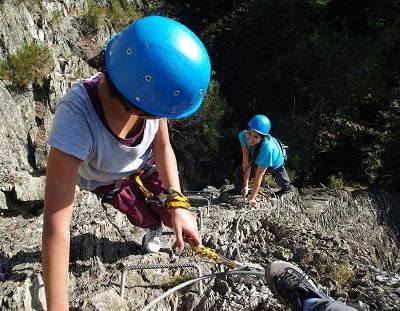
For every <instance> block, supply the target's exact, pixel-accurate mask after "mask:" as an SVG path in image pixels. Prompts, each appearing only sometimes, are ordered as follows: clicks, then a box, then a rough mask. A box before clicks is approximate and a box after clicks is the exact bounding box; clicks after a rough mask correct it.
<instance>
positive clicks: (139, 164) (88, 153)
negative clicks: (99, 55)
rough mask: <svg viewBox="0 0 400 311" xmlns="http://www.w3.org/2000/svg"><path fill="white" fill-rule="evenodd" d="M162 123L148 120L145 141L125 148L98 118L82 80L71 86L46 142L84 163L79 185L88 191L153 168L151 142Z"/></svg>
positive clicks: (59, 105)
mask: <svg viewBox="0 0 400 311" xmlns="http://www.w3.org/2000/svg"><path fill="white" fill-rule="evenodd" d="M158 126H159V120H146V124H145V128H144V133H143V139H142V141H141V142H139V143H138V144H136V145H135V146H134V147H129V146H126V145H123V144H122V143H121V142H119V141H118V139H117V138H116V137H114V136H113V134H112V133H111V132H110V131H109V130H108V129H107V128H106V127H105V126H104V124H103V123H102V122H101V120H100V118H99V117H98V115H97V113H96V111H95V109H94V108H93V105H92V103H91V101H90V98H89V95H88V93H87V91H86V89H85V87H84V85H83V83H82V81H80V82H78V83H75V84H73V85H72V87H71V89H70V90H69V91H68V93H67V94H66V95H65V96H64V97H63V98H61V100H60V102H59V104H58V105H57V108H56V112H55V116H54V120H53V124H52V129H51V132H50V137H49V139H48V141H47V143H48V144H49V145H50V146H51V147H53V148H56V149H58V150H60V151H62V152H65V153H67V154H70V155H72V156H74V157H77V158H79V159H80V160H82V162H81V164H80V166H79V171H78V173H79V176H78V180H77V184H78V185H79V186H80V187H81V188H83V189H86V190H94V189H96V188H97V187H99V186H104V185H110V184H112V183H114V182H115V181H116V180H119V179H121V178H123V177H126V176H129V175H130V174H132V173H134V172H135V171H136V170H137V169H139V168H141V169H150V168H151V167H152V165H151V164H150V162H151V160H152V158H153V154H152V146H151V145H152V142H153V140H154V136H155V134H156V133H157V130H158Z"/></svg>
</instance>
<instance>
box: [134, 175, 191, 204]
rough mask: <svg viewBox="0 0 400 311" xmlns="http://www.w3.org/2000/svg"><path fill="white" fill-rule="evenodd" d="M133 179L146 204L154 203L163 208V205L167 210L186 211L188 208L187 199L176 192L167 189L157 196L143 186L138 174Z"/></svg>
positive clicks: (172, 189)
mask: <svg viewBox="0 0 400 311" xmlns="http://www.w3.org/2000/svg"><path fill="white" fill-rule="evenodd" d="M133 179H134V181H135V182H136V184H137V185H138V187H139V189H140V191H142V193H143V195H144V197H145V201H146V202H147V203H156V204H157V205H158V206H163V205H164V204H165V206H166V208H167V210H170V209H173V208H185V209H187V210H188V209H189V208H190V203H189V201H188V199H187V198H186V197H185V196H184V195H183V194H182V193H181V192H179V191H178V190H176V189H174V188H168V189H165V190H164V191H163V192H162V193H161V194H160V195H158V196H157V195H154V194H153V193H152V192H150V191H149V190H148V189H147V188H146V187H145V186H144V184H143V182H142V180H141V179H140V176H139V174H136V175H135V176H134V177H133Z"/></svg>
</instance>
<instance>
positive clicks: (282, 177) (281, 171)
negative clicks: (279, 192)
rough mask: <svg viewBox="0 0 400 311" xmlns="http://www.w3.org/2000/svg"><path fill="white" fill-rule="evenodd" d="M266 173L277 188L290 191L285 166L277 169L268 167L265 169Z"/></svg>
mask: <svg viewBox="0 0 400 311" xmlns="http://www.w3.org/2000/svg"><path fill="white" fill-rule="evenodd" d="M267 172H268V173H270V174H271V175H272V177H273V178H274V180H275V181H276V183H277V184H278V186H279V187H281V188H282V189H283V190H290V188H291V186H290V180H289V176H288V174H287V172H286V169H285V166H283V165H282V166H281V167H279V168H277V169H273V168H270V167H269V168H268V169H267Z"/></svg>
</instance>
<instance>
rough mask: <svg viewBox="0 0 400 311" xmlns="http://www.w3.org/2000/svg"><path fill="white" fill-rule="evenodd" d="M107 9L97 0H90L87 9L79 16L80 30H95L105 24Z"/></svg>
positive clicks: (89, 31) (88, 31) (88, 32)
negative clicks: (96, 0)
mask: <svg viewBox="0 0 400 311" xmlns="http://www.w3.org/2000/svg"><path fill="white" fill-rule="evenodd" d="M106 17H107V10H106V8H105V7H102V6H101V5H100V4H98V3H97V2H95V1H93V0H91V1H90V2H89V5H88V9H87V11H86V12H85V13H84V14H83V15H82V17H81V26H82V30H83V31H84V33H86V34H91V33H95V32H97V31H98V30H99V29H100V28H101V27H102V26H104V25H105V22H106Z"/></svg>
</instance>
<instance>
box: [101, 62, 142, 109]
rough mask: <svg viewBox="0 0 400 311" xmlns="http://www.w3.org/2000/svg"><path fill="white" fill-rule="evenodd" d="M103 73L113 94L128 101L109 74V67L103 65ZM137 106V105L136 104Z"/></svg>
mask: <svg viewBox="0 0 400 311" xmlns="http://www.w3.org/2000/svg"><path fill="white" fill-rule="evenodd" d="M101 72H102V73H103V77H104V79H105V80H106V82H107V87H108V91H109V92H110V94H111V96H113V97H116V98H118V99H119V100H120V101H121V102H125V101H127V99H126V98H125V96H124V95H122V93H121V92H120V91H119V90H118V89H117V87H116V86H115V84H114V82H112V80H111V77H110V75H109V74H108V71H107V68H106V67H103V68H102V69H101ZM135 107H136V106H135Z"/></svg>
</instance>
